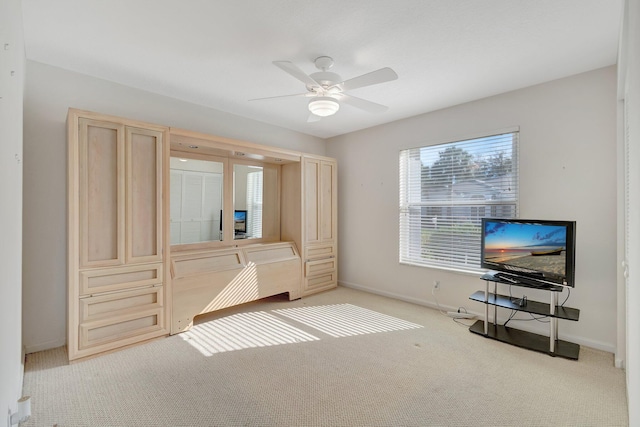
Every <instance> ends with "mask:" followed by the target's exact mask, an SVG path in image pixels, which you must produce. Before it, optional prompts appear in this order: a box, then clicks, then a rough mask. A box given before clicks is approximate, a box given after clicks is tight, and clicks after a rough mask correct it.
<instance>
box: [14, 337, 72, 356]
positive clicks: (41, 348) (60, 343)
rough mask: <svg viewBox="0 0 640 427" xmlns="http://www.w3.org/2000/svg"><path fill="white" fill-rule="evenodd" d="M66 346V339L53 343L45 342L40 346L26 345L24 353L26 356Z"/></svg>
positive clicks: (53, 341) (52, 341)
mask: <svg viewBox="0 0 640 427" xmlns="http://www.w3.org/2000/svg"><path fill="white" fill-rule="evenodd" d="M65 345H67V340H66V339H64V338H63V339H57V340H51V341H47V342H43V343H40V344H34V345H25V346H24V352H25V354H29V353H37V352H39V351H45V350H51V349H52V348H58V347H63V346H65Z"/></svg>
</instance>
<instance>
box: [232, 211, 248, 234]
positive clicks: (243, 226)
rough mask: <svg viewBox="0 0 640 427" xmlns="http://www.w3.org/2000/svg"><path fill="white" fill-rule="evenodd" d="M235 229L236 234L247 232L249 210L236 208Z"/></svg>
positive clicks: (234, 216) (234, 213) (234, 215)
mask: <svg viewBox="0 0 640 427" xmlns="http://www.w3.org/2000/svg"><path fill="white" fill-rule="evenodd" d="M233 229H234V230H235V232H236V234H240V233H246V232H247V211H244V210H236V211H234V212H233Z"/></svg>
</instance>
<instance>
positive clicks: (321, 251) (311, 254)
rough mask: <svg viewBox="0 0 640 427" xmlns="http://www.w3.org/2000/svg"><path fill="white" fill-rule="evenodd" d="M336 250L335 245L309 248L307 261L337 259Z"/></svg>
mask: <svg viewBox="0 0 640 427" xmlns="http://www.w3.org/2000/svg"><path fill="white" fill-rule="evenodd" d="M335 252H336V251H335V249H334V245H333V244H330V245H317V246H307V247H306V254H305V259H306V260H307V261H311V260H315V259H321V258H331V257H334V258H335V255H336V254H335Z"/></svg>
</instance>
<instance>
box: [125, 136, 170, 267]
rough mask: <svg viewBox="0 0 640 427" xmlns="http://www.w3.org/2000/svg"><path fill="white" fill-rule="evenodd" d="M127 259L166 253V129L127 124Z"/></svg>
mask: <svg viewBox="0 0 640 427" xmlns="http://www.w3.org/2000/svg"><path fill="white" fill-rule="evenodd" d="M126 135H127V138H126V145H127V178H128V179H127V195H128V196H127V201H128V203H127V207H128V212H127V262H152V261H159V260H160V259H161V256H162V238H161V236H162V221H161V218H162V196H161V194H162V193H161V190H162V188H161V186H162V156H161V154H162V132H157V131H153V130H146V129H137V128H131V127H127V134H126Z"/></svg>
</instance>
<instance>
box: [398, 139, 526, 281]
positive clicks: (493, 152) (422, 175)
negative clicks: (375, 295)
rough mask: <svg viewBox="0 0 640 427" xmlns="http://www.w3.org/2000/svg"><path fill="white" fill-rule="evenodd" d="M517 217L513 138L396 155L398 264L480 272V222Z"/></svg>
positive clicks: (472, 141) (405, 151) (516, 154)
mask: <svg viewBox="0 0 640 427" xmlns="http://www.w3.org/2000/svg"><path fill="white" fill-rule="evenodd" d="M517 215H518V132H510V133H503V134H499V135H492V136H487V137H482V138H476V139H470V140H465V141H458V142H450V143H446V144H439V145H432V146H427V147H420V148H411V149H407V150H402V151H401V152H400V262H401V263H406V264H415V265H422V266H428V267H438V268H447V269H455V270H463V271H479V269H480V224H481V219H482V218H483V217H492V218H515V217H517Z"/></svg>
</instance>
